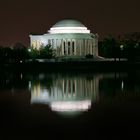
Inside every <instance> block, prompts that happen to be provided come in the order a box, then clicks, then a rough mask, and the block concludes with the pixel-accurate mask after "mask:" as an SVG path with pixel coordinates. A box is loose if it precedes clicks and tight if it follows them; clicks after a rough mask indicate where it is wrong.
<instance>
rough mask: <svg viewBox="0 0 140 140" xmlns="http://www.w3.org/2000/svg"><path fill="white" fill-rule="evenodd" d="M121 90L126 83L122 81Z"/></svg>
mask: <svg viewBox="0 0 140 140" xmlns="http://www.w3.org/2000/svg"><path fill="white" fill-rule="evenodd" d="M121 89H122V90H123V89H124V82H123V81H122V83H121Z"/></svg>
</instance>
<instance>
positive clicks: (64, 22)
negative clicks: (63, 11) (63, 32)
mask: <svg viewBox="0 0 140 140" xmlns="http://www.w3.org/2000/svg"><path fill="white" fill-rule="evenodd" d="M52 27H53V28H54V27H85V26H84V25H83V24H82V23H81V22H80V21H78V20H72V19H65V20H61V21H58V22H57V23H56V24H55V25H53V26H52Z"/></svg>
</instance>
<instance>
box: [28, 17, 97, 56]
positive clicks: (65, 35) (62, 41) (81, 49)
mask: <svg viewBox="0 0 140 140" xmlns="http://www.w3.org/2000/svg"><path fill="white" fill-rule="evenodd" d="M46 45H51V46H52V48H53V49H54V50H55V55H56V57H65V56H66V57H75V56H76V57H85V56H86V55H93V56H98V34H93V33H90V30H88V29H87V27H86V26H84V25H83V24H82V23H81V22H79V21H77V20H72V19H65V20H61V21H58V22H57V23H56V24H54V25H53V26H52V27H51V28H50V30H48V33H46V34H43V35H30V46H31V47H32V48H33V49H38V50H39V49H40V48H41V47H43V46H46Z"/></svg>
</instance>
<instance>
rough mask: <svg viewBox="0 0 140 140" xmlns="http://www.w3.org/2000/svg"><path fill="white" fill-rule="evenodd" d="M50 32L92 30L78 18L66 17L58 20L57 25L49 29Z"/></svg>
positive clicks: (85, 31)
mask: <svg viewBox="0 0 140 140" xmlns="http://www.w3.org/2000/svg"><path fill="white" fill-rule="evenodd" d="M48 32H49V33H50V34H60V33H65V34H66V33H86V34H87V33H90V30H87V28H86V27H85V26H84V25H83V24H82V23H81V22H80V21H77V20H73V19H65V20H61V21H58V22H57V23H56V24H55V25H53V26H52V28H50V30H49V31H48Z"/></svg>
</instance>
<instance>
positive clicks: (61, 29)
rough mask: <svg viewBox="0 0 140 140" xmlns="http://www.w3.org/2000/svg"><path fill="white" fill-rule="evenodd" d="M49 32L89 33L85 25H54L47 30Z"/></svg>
mask: <svg viewBox="0 0 140 140" xmlns="http://www.w3.org/2000/svg"><path fill="white" fill-rule="evenodd" d="M48 32H49V33H51V34H58V33H90V30H87V28H86V27H54V28H51V29H50V30H49V31H48Z"/></svg>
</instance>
